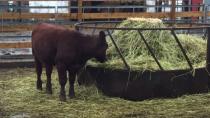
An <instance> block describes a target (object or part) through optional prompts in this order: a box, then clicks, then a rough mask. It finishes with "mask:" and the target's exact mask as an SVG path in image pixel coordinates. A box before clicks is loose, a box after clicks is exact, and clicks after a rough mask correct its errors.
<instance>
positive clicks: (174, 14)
mask: <svg viewBox="0 0 210 118" xmlns="http://www.w3.org/2000/svg"><path fill="white" fill-rule="evenodd" d="M170 20H171V21H172V22H173V23H175V20H176V0H172V4H171V15H170Z"/></svg>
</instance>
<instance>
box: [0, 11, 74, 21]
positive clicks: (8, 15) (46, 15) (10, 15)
mask: <svg viewBox="0 0 210 118" xmlns="http://www.w3.org/2000/svg"><path fill="white" fill-rule="evenodd" d="M0 17H1V19H40V20H46V19H53V18H56V19H77V13H70V14H67V13H59V14H55V13H21V14H19V13H8V12H3V13H1V14H0Z"/></svg>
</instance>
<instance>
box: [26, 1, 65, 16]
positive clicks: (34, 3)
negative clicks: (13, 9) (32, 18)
mask: <svg viewBox="0 0 210 118" xmlns="http://www.w3.org/2000/svg"><path fill="white" fill-rule="evenodd" d="M29 6H32V7H33V6H45V7H49V6H53V7H54V6H55V8H51V9H47V8H42V9H37V8H31V9H30V12H31V13H68V8H59V9H58V8H57V6H68V1H29Z"/></svg>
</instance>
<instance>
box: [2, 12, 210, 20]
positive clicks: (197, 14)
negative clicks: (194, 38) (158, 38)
mask: <svg viewBox="0 0 210 118" xmlns="http://www.w3.org/2000/svg"><path fill="white" fill-rule="evenodd" d="M170 14H171V13H170V12H158V13H147V12H135V13H130V12H127V13H124V12H118V13H117V12H116V13H83V14H81V15H82V16H81V17H82V19H114V18H128V17H145V18H170V16H171V15H170ZM203 15H204V13H203V12H202V11H191V12H176V15H175V16H176V17H203ZM208 16H210V12H208ZM0 17H1V18H2V19H35V20H36V19H38V20H47V19H54V18H56V19H64V20H69V19H77V18H78V14H77V13H70V14H68V13H59V14H54V13H21V14H19V13H6V12H4V13H2V14H1V15H0Z"/></svg>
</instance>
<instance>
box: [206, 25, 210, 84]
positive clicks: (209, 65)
mask: <svg viewBox="0 0 210 118" xmlns="http://www.w3.org/2000/svg"><path fill="white" fill-rule="evenodd" d="M206 30H207V36H208V39H207V52H206V69H207V71H208V74H209V76H208V77H209V78H208V83H209V87H210V28H209V27H208V28H207V29H206Z"/></svg>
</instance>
